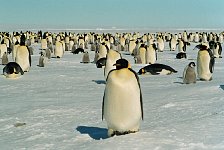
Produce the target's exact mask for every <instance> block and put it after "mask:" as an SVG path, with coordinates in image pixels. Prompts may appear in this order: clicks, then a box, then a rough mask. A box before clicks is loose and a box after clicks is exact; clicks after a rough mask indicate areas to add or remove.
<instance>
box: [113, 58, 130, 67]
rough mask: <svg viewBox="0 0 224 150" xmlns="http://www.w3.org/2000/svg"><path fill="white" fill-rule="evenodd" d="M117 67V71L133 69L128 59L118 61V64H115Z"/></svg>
mask: <svg viewBox="0 0 224 150" xmlns="http://www.w3.org/2000/svg"><path fill="white" fill-rule="evenodd" d="M114 66H116V69H117V70H119V69H123V68H131V66H130V64H129V62H128V61H127V60H126V59H118V60H117V61H116V63H115V64H114Z"/></svg>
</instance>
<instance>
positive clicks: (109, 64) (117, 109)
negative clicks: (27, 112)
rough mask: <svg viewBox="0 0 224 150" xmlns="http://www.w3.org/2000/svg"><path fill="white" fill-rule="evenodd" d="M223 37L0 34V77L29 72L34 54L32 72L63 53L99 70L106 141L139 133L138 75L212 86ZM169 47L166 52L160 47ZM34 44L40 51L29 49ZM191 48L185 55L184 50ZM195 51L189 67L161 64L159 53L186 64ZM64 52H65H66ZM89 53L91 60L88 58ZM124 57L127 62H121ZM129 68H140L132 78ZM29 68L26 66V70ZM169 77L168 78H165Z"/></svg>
mask: <svg viewBox="0 0 224 150" xmlns="http://www.w3.org/2000/svg"><path fill="white" fill-rule="evenodd" d="M223 36H224V33H213V32H210V33H207V32H195V33H193V32H192V33H187V31H184V32H183V33H167V32H157V33H145V34H141V33H139V32H134V33H113V34H111V33H94V32H90V33H72V32H69V33H67V32H59V33H52V32H44V33H43V32H42V31H38V32H31V31H26V32H22V31H21V32H13V33H9V32H0V42H1V44H0V58H1V59H2V65H5V66H4V68H3V75H4V76H6V78H18V77H19V76H21V75H25V74H26V73H28V72H30V71H32V67H33V64H32V59H33V57H32V55H33V52H34V51H38V53H39V54H40V56H39V64H34V66H35V65H36V66H38V67H46V66H48V62H49V61H50V59H53V58H54V59H62V58H63V56H64V54H65V53H70V54H74V55H80V63H82V64H83V65H85V64H88V63H93V64H95V65H96V68H102V70H103V72H104V79H105V81H106V82H105V83H106V84H105V90H104V96H103V98H102V119H105V121H106V122H107V126H108V136H109V137H111V136H114V135H123V134H128V133H134V132H137V131H139V129H140V123H141V120H143V104H144V98H143V97H142V92H141V91H142V90H141V85H140V80H141V78H139V77H140V76H141V75H147V74H148V75H149V76H148V77H150V75H171V74H173V73H177V72H183V74H182V83H183V84H192V83H196V82H197V81H199V80H200V81H212V80H213V77H212V74H213V72H214V70H215V59H221V58H222V44H223ZM166 43H167V44H168V45H169V48H167V47H166V46H165V44H166ZM35 44H39V45H40V48H39V49H37V48H34V47H33V45H35ZM191 44H193V45H195V48H194V49H189V48H188V46H189V45H191ZM193 50H194V51H195V50H197V51H198V53H197V56H194V58H195V59H193V60H195V62H193V61H192V60H189V62H188V64H185V66H186V67H185V68H183V70H175V66H169V64H162V63H160V62H161V61H162V57H160V56H161V55H162V54H163V53H167V52H170V53H171V54H172V55H173V59H174V60H175V59H176V61H180V63H182V62H181V60H177V59H187V58H188V57H187V53H188V51H193ZM66 51H67V52H66ZM90 53H94V54H95V55H94V56H95V58H91V57H90V55H89V54H90ZM125 55H130V56H131V57H132V58H133V61H128V60H126V59H125ZM130 62H134V63H136V64H138V65H141V67H142V68H141V69H140V70H138V73H137V72H136V71H135V70H134V69H132V68H131V65H135V64H130ZM31 64H32V66H31ZM171 76H172V75H171Z"/></svg>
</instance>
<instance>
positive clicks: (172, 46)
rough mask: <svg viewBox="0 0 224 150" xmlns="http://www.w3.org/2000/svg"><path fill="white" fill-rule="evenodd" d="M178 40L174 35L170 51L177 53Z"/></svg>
mask: <svg viewBox="0 0 224 150" xmlns="http://www.w3.org/2000/svg"><path fill="white" fill-rule="evenodd" d="M177 43H178V42H177V40H176V39H175V37H174V36H173V35H172V38H171V39H170V41H169V46H170V51H175V50H176V47H177Z"/></svg>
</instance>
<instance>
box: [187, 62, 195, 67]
mask: <svg viewBox="0 0 224 150" xmlns="http://www.w3.org/2000/svg"><path fill="white" fill-rule="evenodd" d="M188 66H189V67H191V68H194V67H195V66H196V65H195V63H194V62H190V63H189V64H188Z"/></svg>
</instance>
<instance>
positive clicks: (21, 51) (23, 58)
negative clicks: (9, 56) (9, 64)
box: [16, 46, 30, 71]
mask: <svg viewBox="0 0 224 150" xmlns="http://www.w3.org/2000/svg"><path fill="white" fill-rule="evenodd" d="M16 63H18V64H19V65H20V67H21V68H22V69H23V71H29V69H30V62H29V52H28V49H27V47H26V46H20V47H18V49H17V53H16Z"/></svg>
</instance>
